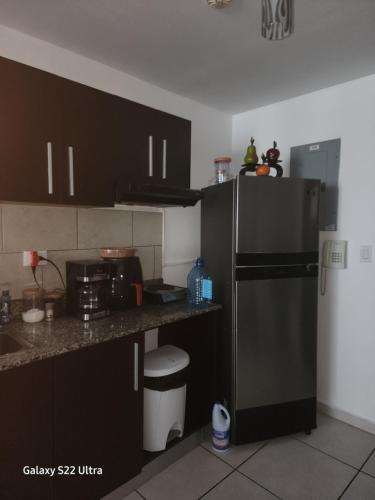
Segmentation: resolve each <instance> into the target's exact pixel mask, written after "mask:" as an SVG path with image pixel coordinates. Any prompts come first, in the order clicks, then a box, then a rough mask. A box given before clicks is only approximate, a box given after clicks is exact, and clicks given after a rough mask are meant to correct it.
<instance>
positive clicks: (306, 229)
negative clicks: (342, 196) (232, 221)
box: [236, 176, 320, 254]
mask: <svg viewBox="0 0 375 500" xmlns="http://www.w3.org/2000/svg"><path fill="white" fill-rule="evenodd" d="M237 186H238V187H237V189H238V196H237V224H236V248H237V253H242V254H244V253H255V252H262V253H275V252H277V253H297V252H313V251H317V250H318V234H319V233H318V231H319V224H318V214H319V191H320V187H319V181H316V180H305V179H288V178H285V179H284V178H272V179H271V178H268V177H245V176H239V177H238V184H237Z"/></svg>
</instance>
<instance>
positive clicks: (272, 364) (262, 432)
mask: <svg viewBox="0 0 375 500" xmlns="http://www.w3.org/2000/svg"><path fill="white" fill-rule="evenodd" d="M319 184H320V183H319V181H317V180H305V179H290V178H267V177H246V176H239V177H237V178H236V179H233V180H231V181H229V182H225V183H223V184H218V185H216V186H211V187H208V188H205V189H204V190H203V192H204V198H203V200H202V205H201V210H202V225H201V246H202V251H201V253H202V257H203V258H204V260H205V266H206V268H207V270H208V272H209V274H210V276H211V278H212V279H213V287H214V300H215V302H218V303H221V304H222V305H223V312H222V318H221V322H220V339H219V342H218V346H219V348H218V356H219V361H218V370H217V371H218V380H219V388H218V397H220V398H221V399H223V400H224V402H225V403H226V405H227V406H228V409H229V410H230V413H231V419H232V427H231V439H232V442H234V443H245V442H250V441H258V440H260V439H267V438H270V437H274V436H278V435H283V434H289V433H292V432H297V431H306V432H309V431H310V430H311V429H312V428H314V427H316V418H315V415H316V342H317V296H318V291H317V281H318V237H319V232H318V231H319V224H318V214H319V192H320V185H319Z"/></svg>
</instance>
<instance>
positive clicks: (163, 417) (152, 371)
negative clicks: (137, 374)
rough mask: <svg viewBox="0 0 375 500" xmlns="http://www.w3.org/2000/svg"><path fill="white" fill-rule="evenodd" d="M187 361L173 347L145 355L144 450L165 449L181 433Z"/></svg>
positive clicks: (184, 356) (185, 354) (163, 347)
mask: <svg viewBox="0 0 375 500" xmlns="http://www.w3.org/2000/svg"><path fill="white" fill-rule="evenodd" d="M189 362H190V358H189V354H188V353H187V352H185V351H183V350H182V349H179V348H178V347H175V346H173V345H165V346H162V347H159V349H155V350H154V351H149V352H146V354H145V362H144V408H143V411H144V416H143V448H144V449H145V450H147V451H161V450H165V448H166V446H167V442H168V441H169V440H170V439H171V438H174V437H177V436H178V437H181V436H182V435H183V433H184V422H185V401H186V382H187V378H188V371H189ZM172 431H175V432H172ZM168 437H169V438H170V439H168Z"/></svg>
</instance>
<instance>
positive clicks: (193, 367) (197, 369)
mask: <svg viewBox="0 0 375 500" xmlns="http://www.w3.org/2000/svg"><path fill="white" fill-rule="evenodd" d="M217 314H218V313H217V312H211V313H208V314H202V315H200V316H195V317H192V318H189V319H185V320H183V321H177V322H175V323H171V324H169V325H164V326H162V327H161V328H160V329H159V346H162V345H166V344H171V345H175V346H177V347H180V348H181V349H184V350H185V351H186V352H187V353H188V354H189V356H190V375H189V378H188V382H187V388H186V410H185V430H184V434H185V435H187V434H189V433H191V432H194V431H196V430H198V429H199V428H201V427H202V426H204V425H207V424H208V423H209V422H210V421H211V411H212V405H213V403H214V401H215V399H216V398H217V394H218V391H219V388H218V387H217V386H216V380H217V377H216V321H217Z"/></svg>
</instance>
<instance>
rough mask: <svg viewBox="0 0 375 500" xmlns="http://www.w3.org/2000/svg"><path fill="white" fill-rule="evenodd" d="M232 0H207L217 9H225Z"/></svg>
mask: <svg viewBox="0 0 375 500" xmlns="http://www.w3.org/2000/svg"><path fill="white" fill-rule="evenodd" d="M231 1H232V0H207V3H208V5H209V6H210V7H214V8H215V9H223V8H224V7H227V6H228V5H229V4H230V3H231Z"/></svg>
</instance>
